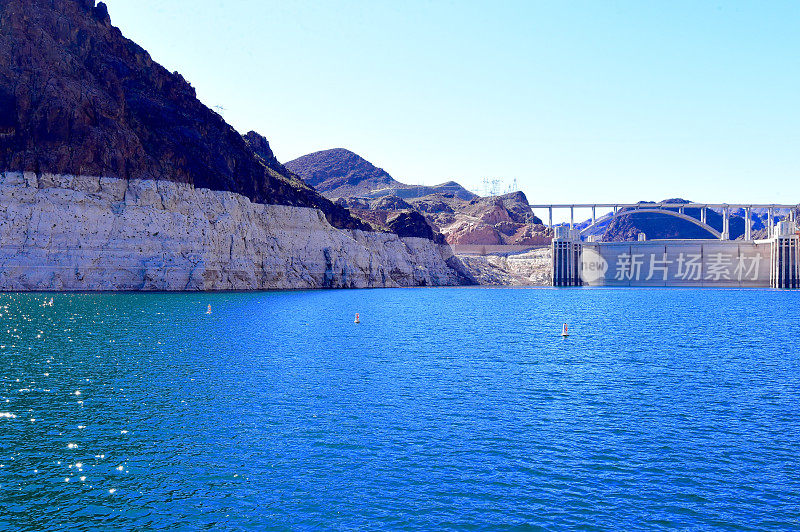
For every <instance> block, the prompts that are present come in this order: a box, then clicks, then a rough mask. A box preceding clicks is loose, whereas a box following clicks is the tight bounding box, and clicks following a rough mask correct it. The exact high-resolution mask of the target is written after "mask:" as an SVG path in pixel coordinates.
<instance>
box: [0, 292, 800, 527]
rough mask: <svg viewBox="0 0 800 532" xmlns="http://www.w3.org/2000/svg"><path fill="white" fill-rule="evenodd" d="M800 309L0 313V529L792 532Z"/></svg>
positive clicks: (441, 305)
mask: <svg viewBox="0 0 800 532" xmlns="http://www.w3.org/2000/svg"><path fill="white" fill-rule="evenodd" d="M51 298H52V302H53V303H52V306H50V304H49V302H50V300H51ZM43 304H44V305H46V306H42V305H43ZM208 304H211V306H212V314H211V315H207V314H206V308H207V305H208ZM799 308H800V292H781V291H771V290H714V289H684V290H679V289H562V290H555V289H469V288H464V289H433V288H427V289H395V290H359V291H346V290H343V291H306V292H274V293H233V294H220V293H217V294H5V295H0V364H1V365H0V368H1V372H0V373H1V379H2V380H1V381H0V529H13V530H44V529H49V530H54V529H64V530H76V529H81V528H87V529H89V528H94V529H108V528H115V529H127V530H143V529H160V528H171V529H187V530H199V529H209V530H246V529H252V530H264V529H314V528H320V529H337V530H354V529H391V530H394V529H427V530H431V529H436V530H443V529H470V530H502V529H536V528H540V527H541V528H547V529H565V528H568V527H581V528H584V529H593V530H601V529H615V528H616V529H630V528H651V529H670V528H681V529H683V528H701V529H706V528H716V529H731V530H750V529H772V530H774V529H791V528H797V527H800V353H798V351H799V349H798V344H797V340H798V337H800V312H798V309H799ZM356 312H359V313H360V314H361V324H360V325H355V324H354V323H353V317H354V315H355V313H356ZM562 322H569V324H570V331H571V333H572V335H571V336H570V337H569V338H566V339H565V338H561V337H560V328H561V324H562Z"/></svg>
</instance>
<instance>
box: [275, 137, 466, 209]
mask: <svg viewBox="0 0 800 532" xmlns="http://www.w3.org/2000/svg"><path fill="white" fill-rule="evenodd" d="M285 166H286V168H288V169H289V170H291V171H292V172H294V173H295V174H297V175H299V176H300V177H301V178H302V179H303V180H304V181H305V182H306V183H308V184H309V185H311V186H312V187H314V188H315V189H317V190H319V191H320V192H321V193H322V194H324V195H325V197H327V198H330V199H333V200H335V199H338V198H353V197H364V198H380V197H383V196H397V197H399V198H402V199H406V200H408V199H412V198H418V197H422V196H427V195H429V194H436V193H450V194H453V195H455V196H456V197H458V198H460V199H464V200H471V199H473V198H476V197H477V195H476V194H473V193H472V192H470V191H469V190H467V189H465V188H464V187H462V186H461V185H459V184H458V183H456V182H455V181H448V182H446V183H442V184H440V185H434V186H425V185H407V184H405V183H401V182H399V181H397V180H396V179H394V178H393V177H392V176H390V175H389V174H388V173H387V172H386V171H385V170H384V169H383V168H378V167H377V166H375V165H373V164H372V163H370V162H369V161H367V160H366V159H364V158H363V157H361V156H360V155H358V154H355V153H353V152H351V151H350V150H346V149H344V148H334V149H332V150H323V151H317V152H314V153H309V154H307V155H303V156H302V157H298V158H297V159H294V160H293V161H289V162H288V163H286V164H285Z"/></svg>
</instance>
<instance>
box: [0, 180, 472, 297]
mask: <svg viewBox="0 0 800 532" xmlns="http://www.w3.org/2000/svg"><path fill="white" fill-rule="evenodd" d="M0 242H1V243H2V245H0V264H2V268H0V290H231V289H237V290H250V289H272V288H281V289H283V288H322V287H392V286H425V285H456V284H462V283H468V282H470V281H469V279H468V278H467V277H466V276H465V275H463V274H462V273H460V271H461V265H460V263H459V261H458V259H456V258H455V257H453V255H452V252H451V251H450V248H449V247H448V246H440V245H437V244H436V243H434V242H433V241H432V240H429V239H425V238H415V237H406V238H401V237H399V236H397V235H395V234H390V233H378V232H365V231H360V230H338V229H335V228H333V227H331V225H330V224H329V223H328V221H327V220H326V218H325V216H324V215H323V214H322V213H321V212H320V211H318V210H316V209H311V208H305V207H293V206H283V205H264V204H259V203H254V202H252V201H251V200H250V199H248V198H246V197H244V196H242V195H239V194H235V193H232V192H227V191H213V190H208V189H198V188H195V187H194V186H192V185H190V184H186V183H176V182H170V181H163V180H160V181H154V180H124V179H115V178H106V177H89V176H74V175H61V174H42V175H39V176H37V175H36V174H33V173H24V174H23V173H20V172H7V173H2V174H0Z"/></svg>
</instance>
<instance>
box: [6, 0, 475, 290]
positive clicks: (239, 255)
mask: <svg viewBox="0 0 800 532" xmlns="http://www.w3.org/2000/svg"><path fill="white" fill-rule="evenodd" d="M0 172H2V183H0V264H2V265H3V268H2V273H0V289H6V290H7V289H169V290H171V289H232V288H235V289H250V288H299V287H327V286H330V287H345V286H357V287H361V286H413V285H430V284H455V283H460V282H465V281H466V278H465V277H463V276H462V275H461V274H460V273H459V272H458V271H457V270H454V269H453V268H451V267H450V265H454V266H456V267H457V266H458V265H457V261H455V260H454V259H453V258H452V256H451V254H450V252H449V249H448V248H446V247H441V246H439V245H438V244H436V243H435V242H433V240H431V239H430V235H428V234H426V235H425V236H427V237H428V238H416V237H415V236H413V235H411V236H409V233H408V228H409V227H411V225H409V224H408V223H405V224H400V225H401V228H402V230H403V234H404V237H402V238H401V237H400V236H398V235H396V234H389V233H381V232H376V231H374V230H373V228H372V227H371V226H370V225H369V224H366V223H364V222H363V221H362V220H360V219H358V218H356V217H354V216H352V215H351V214H350V212H349V211H348V210H347V209H346V208H344V207H342V206H340V205H336V204H334V203H332V202H331V201H329V200H328V199H326V198H325V197H323V196H322V195H321V194H319V193H318V192H317V191H315V190H314V189H313V188H312V187H310V186H308V185H307V184H306V183H305V182H303V181H302V180H301V179H300V178H299V177H297V176H296V175H295V174H293V173H292V172H291V171H289V170H287V169H286V168H285V167H284V166H283V165H281V164H280V163H279V162H278V160H277V159H276V158H275V156H274V154H273V153H272V151H271V149H270V147H269V143H268V142H267V140H266V138H264V137H263V136H261V135H259V134H257V133H255V132H250V133H248V134H247V135H246V136H244V137H243V136H241V135H240V134H239V133H237V132H236V131H235V130H234V129H233V128H232V127H231V126H230V125H228V124H227V123H225V121H224V120H223V119H222V118H221V117H220V116H219V115H218V114H216V113H214V112H213V111H212V110H210V109H208V108H207V107H206V106H205V105H203V104H202V103H201V102H200V101H199V100H198V99H197V97H196V95H195V91H194V89H193V88H192V87H191V85H189V83H188V82H187V81H186V80H184V79H183V77H182V76H181V75H180V74H178V73H177V72H173V73H171V72H168V71H167V70H166V69H164V68H163V67H162V66H160V65H158V64H157V63H155V62H154V61H153V60H152V58H151V57H150V55H149V54H148V53H147V52H146V51H145V50H143V49H142V48H141V47H139V46H138V45H136V44H135V43H133V42H132V41H130V40H128V39H126V38H125V37H124V36H123V35H122V33H121V32H120V30H119V29H117V28H115V27H114V26H112V25H111V20H110V17H109V13H108V9H107V8H106V6H105V4H103V3H102V2H101V3H99V4H97V5H95V4H94V0H2V1H0Z"/></svg>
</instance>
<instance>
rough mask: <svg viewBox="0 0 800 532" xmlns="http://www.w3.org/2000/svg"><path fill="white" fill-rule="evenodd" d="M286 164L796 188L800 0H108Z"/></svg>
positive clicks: (556, 188)
mask: <svg viewBox="0 0 800 532" xmlns="http://www.w3.org/2000/svg"><path fill="white" fill-rule="evenodd" d="M107 4H108V6H109V12H110V13H111V21H112V23H113V24H114V25H116V26H118V27H120V28H121V29H122V31H123V33H124V34H125V35H126V36H127V37H129V38H131V39H133V40H135V41H137V42H138V43H139V44H141V45H142V46H143V47H145V48H146V49H147V50H149V51H150V53H151V54H152V56H153V58H154V59H155V60H156V61H158V62H160V63H161V64H163V65H164V66H165V67H167V68H168V69H170V70H177V71H179V72H181V73H182V74H183V75H184V77H185V78H186V79H187V80H189V82H190V83H191V84H192V85H193V86H194V87H195V88H196V89H197V93H198V96H199V97H200V99H201V100H202V101H203V102H204V103H206V104H207V105H209V106H217V105H219V106H222V107H224V111H222V114H223V116H224V117H225V119H226V120H227V121H228V122H229V123H231V124H232V125H233V126H234V127H235V128H237V129H238V130H239V131H241V132H243V133H244V132H247V131H249V130H250V129H254V130H256V131H258V132H260V133H262V134H263V135H265V136H266V137H267V138H268V139H269V141H270V144H271V145H272V148H273V150H274V151H275V154H276V155H277V157H278V159H279V160H281V161H288V160H290V159H293V158H295V157H297V156H300V155H303V154H305V153H309V152H312V151H316V150H321V149H327V148H335V147H344V148H348V149H350V150H352V151H354V152H356V153H358V154H360V155H362V156H363V157H365V158H367V159H368V160H370V161H371V162H373V163H374V164H376V165H377V166H380V167H383V168H385V169H386V170H387V171H388V172H389V173H390V174H392V175H393V176H394V177H395V178H396V179H398V180H401V181H404V182H407V183H424V184H435V183H440V182H443V181H446V180H450V179H454V180H457V181H459V182H460V183H462V184H463V185H464V186H466V187H467V188H470V189H478V188H480V187H481V183H482V180H483V179H484V178H498V179H502V180H505V182H507V183H510V182H511V180H512V179H515V178H516V179H517V181H518V184H519V188H521V189H522V190H523V191H525V192H526V194H527V195H528V198H529V200H530V201H531V202H532V203H533V202H535V203H549V202H558V203H566V202H612V201H614V202H626V201H629V202H633V201H638V200H645V199H647V200H659V199H665V198H668V197H684V198H687V199H691V200H694V201H702V202H731V203H733V202H787V203H788V202H791V203H794V202H798V201H800V190H799V188H800V187H798V177H800V2H796V1H786V2H777V1H776V2H769V1H755V0H754V1H751V2H722V1H717V2H703V1H695V0H693V1H674V0H664V1H647V0H641V1H638V0H637V1H630V2H611V1H607V2H605V1H600V0H593V1H586V2H577V1H563V0H552V1H549V2H536V1H520V2H511V1H507V2H489V1H487V2H468V1H459V2H451V1H403V2H397V1H393V2H389V1H364V2H350V1H323V0H318V1H314V2H307V1H299V0H297V1H285V0H282V1H275V2H273V1H265V0H226V1H223V0H169V1H164V0H107Z"/></svg>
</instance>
